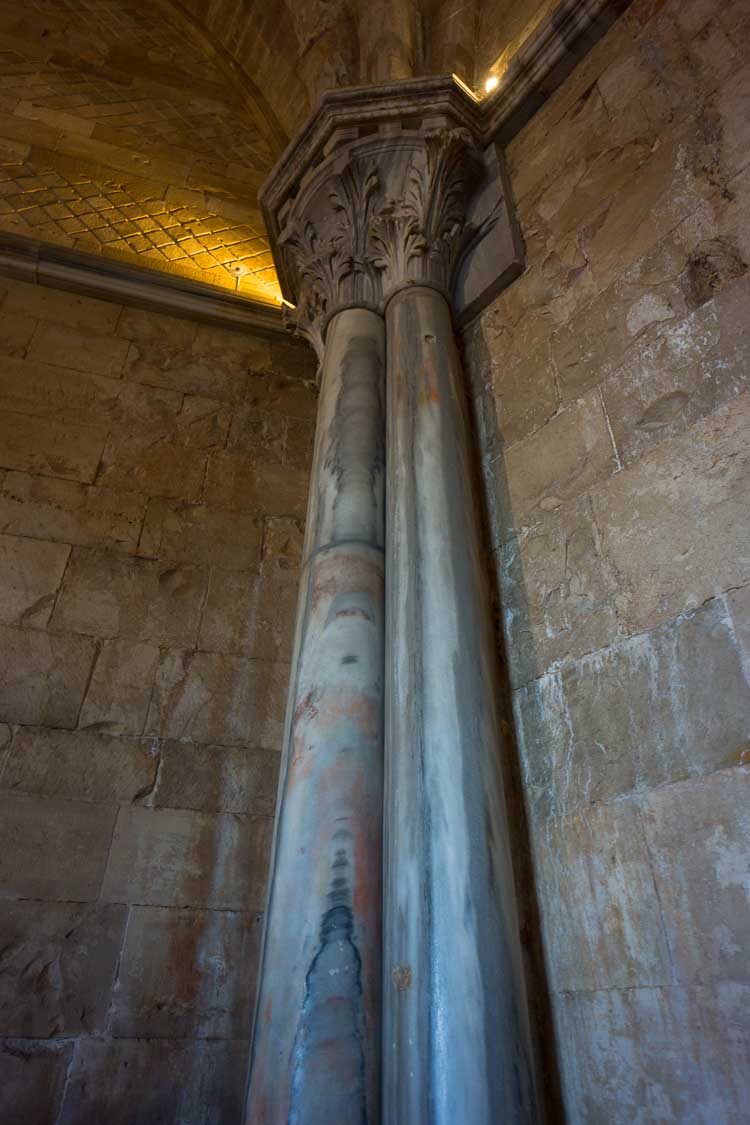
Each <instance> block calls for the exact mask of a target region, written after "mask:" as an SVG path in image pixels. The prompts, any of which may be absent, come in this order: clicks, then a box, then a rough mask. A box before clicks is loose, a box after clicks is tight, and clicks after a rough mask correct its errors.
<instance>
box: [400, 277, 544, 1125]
mask: <svg viewBox="0 0 750 1125" xmlns="http://www.w3.org/2000/svg"><path fill="white" fill-rule="evenodd" d="M386 335H387V401H388V410H387V416H388V422H387V443H386V448H387V547H386V589H387V602H386V605H387V609H386V804H385V818H384V847H385V877H384V886H385V930H384V951H383V959H384V964H385V967H386V974H387V976H386V980H385V982H384V990H385V991H384V1005H383V1009H384V1029H383V1092H384V1120H385V1121H387V1122H389V1125H391V1123H392V1125H397V1123H398V1125H400V1123H401V1122H409V1125H428V1123H430V1125H433V1123H434V1125H455V1123H456V1122H466V1123H467V1125H468V1123H471V1125H498V1123H500V1122H508V1123H510V1122H514V1123H520V1122H527V1123H529V1125H530V1123H532V1122H536V1121H538V1116H537V1109H536V1099H535V1092H534V1083H533V1079H532V1074H533V1066H532V1060H531V1057H530V1031H529V1027H528V1019H527V1013H526V1009H525V1005H524V1004H523V999H522V998H523V996H524V977H523V966H522V963H521V954H520V946H519V940H518V918H517V915H516V908H515V890H514V885H513V871H512V866H511V859H510V848H509V841H508V835H507V823H506V822H507V817H506V811H505V804H504V797H503V785H502V778H501V775H500V754H502V753H503V752H504V750H505V747H504V745H503V738H502V733H501V726H500V721H499V716H498V709H497V701H496V688H497V684H496V680H497V675H498V671H497V659H496V653H495V647H494V636H493V630H492V614H491V610H490V604H489V597H488V593H487V587H486V580H485V569H484V568H485V561H484V560H483V558H482V552H481V545H480V536H479V532H478V527H479V524H478V511H477V504H476V500H475V496H474V487H473V486H474V471H473V460H472V456H471V444H470V430H469V425H468V421H467V411H466V401H465V400H466V392H465V388H464V378H463V374H462V371H461V365H460V361H459V357H458V353H457V351H456V346H455V343H454V339H453V327H452V323H451V313H450V308H449V306H448V302H447V301H446V299H445V297H444V296H443V295H442V294H441V293H439V292H438V291H437V290H436V289H431V288H426V287H424V286H416V287H413V288H408V289H401V290H400V291H399V292H397V293H396V295H395V296H394V297H393V298H392V299H391V300H390V302H389V304H388V307H387V313H386Z"/></svg>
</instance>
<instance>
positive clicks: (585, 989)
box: [465, 0, 750, 1125]
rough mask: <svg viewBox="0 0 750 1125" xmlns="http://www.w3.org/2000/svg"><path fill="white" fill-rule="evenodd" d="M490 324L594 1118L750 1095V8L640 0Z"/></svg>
mask: <svg viewBox="0 0 750 1125" xmlns="http://www.w3.org/2000/svg"><path fill="white" fill-rule="evenodd" d="M509 161H510V170H511V175H512V180H513V184H514V189H515V193H516V197H517V202H518V208H519V213H520V219H521V222H522V225H523V231H524V235H525V240H526V246H527V251H528V269H527V271H526V272H525V274H524V275H523V276H522V277H521V278H520V279H519V280H518V281H517V282H516V283H515V284H514V285H513V286H512V287H511V288H510V289H508V290H507V291H506V292H505V293H504V294H503V295H502V296H501V297H500V299H498V300H497V301H496V302H495V304H494V305H493V306H492V307H491V308H490V309H489V310H488V311H487V312H486V313H485V314H484V315H483V316H482V317H481V318H480V319H479V320H478V322H476V323H475V324H474V325H473V326H472V327H471V328H470V329H469V330H468V331H467V333H466V337H465V345H466V352H467V357H468V361H469V366H470V370H471V374H472V379H473V383H474V390H475V400H476V404H477V419H478V429H479V434H480V442H481V447H482V454H483V466H484V475H485V479H486V484H487V499H488V504H489V506H490V509H491V520H490V522H491V526H492V538H493V543H492V546H493V552H494V560H495V563H496V575H497V585H498V589H499V595H500V599H501V604H502V615H503V621H504V635H505V646H506V650H507V657H508V665H509V669H510V677H511V680H512V686H513V699H514V708H515V717H516V727H517V734H518V741H519V750H520V757H521V768H522V772H523V777H524V783H525V790H526V798H527V809H528V813H529V819H530V823H531V832H532V843H533V852H534V860H535V866H536V879H537V889H538V894H539V901H540V906H541V914H542V923H543V937H544V944H545V951H546V964H547V971H548V975H549V981H550V986H551V989H552V994H553V995H552V1000H553V1008H554V1018H555V1023H556V1029H557V1036H558V1046H559V1055H560V1060H561V1069H562V1082H563V1087H564V1097H565V1102H566V1107H567V1112H568V1115H569V1119H570V1120H571V1121H572V1122H618V1123H623V1125H625V1123H629V1122H632V1121H649V1122H651V1121H680V1122H688V1121H689V1122H706V1123H710V1122H711V1123H712V1122H718V1121H721V1122H739V1121H744V1120H747V1107H748V1104H750V1077H749V1076H750V960H748V957H747V950H748V945H749V943H750V895H749V893H748V890H749V888H750V817H749V816H748V807H749V806H748V798H749V797H750V792H749V790H750V774H749V773H748V769H747V764H748V762H750V526H749V521H748V513H749V512H750V473H749V472H748V467H749V462H750V377H749V373H750V274H749V273H748V263H750V9H749V8H748V5H747V3H746V2H744V0H728V2H727V3H724V4H721V5H717V4H715V3H713V0H688V2H685V0H667V2H659V0H635V3H634V4H633V5H632V6H631V8H630V9H629V10H628V12H627V13H626V14H625V15H624V16H623V17H622V18H621V19H620V20H619V21H618V23H617V24H616V25H615V26H614V27H613V28H612V29H611V30H610V32H609V33H608V35H607V36H606V37H605V38H604V39H603V40H602V41H601V42H600V43H599V45H598V46H597V47H596V48H595V49H594V50H593V52H592V53H591V54H590V55H589V56H588V57H587V58H586V59H585V60H584V62H583V63H582V64H581V65H580V66H579V67H578V69H577V70H576V71H575V72H574V73H573V75H572V76H571V77H570V78H569V79H568V80H567V82H566V83H565V84H564V85H563V86H562V87H561V89H560V90H559V91H558V92H557V94H556V95H555V96H554V97H553V98H552V99H551V101H549V102H548V103H547V105H546V106H545V107H544V108H543V109H542V110H541V111H540V112H539V113H538V114H537V116H536V117H535V118H533V120H532V121H531V122H530V123H529V125H528V126H527V127H526V128H525V130H524V131H523V132H522V133H521V134H520V135H519V136H518V137H517V138H516V140H515V141H514V142H513V144H512V145H511V147H510V151H509Z"/></svg>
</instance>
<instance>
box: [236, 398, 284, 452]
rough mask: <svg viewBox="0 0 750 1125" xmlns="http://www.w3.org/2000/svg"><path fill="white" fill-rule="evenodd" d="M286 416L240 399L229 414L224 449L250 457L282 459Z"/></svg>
mask: <svg viewBox="0 0 750 1125" xmlns="http://www.w3.org/2000/svg"><path fill="white" fill-rule="evenodd" d="M287 425H288V419H286V418H285V417H284V416H283V415H282V414H277V413H275V412H274V413H268V412H267V411H264V410H262V409H261V408H260V407H258V406H251V405H249V404H247V403H243V404H242V405H241V406H238V407H237V408H236V410H235V411H234V412H233V414H232V425H231V429H230V431H229V437H228V439H227V449H229V450H231V451H232V452H233V453H241V454H243V455H244V456H246V457H248V458H252V459H253V460H254V461H260V462H265V463H266V464H273V463H276V464H281V462H282V461H283V460H284V450H285V446H286V437H287Z"/></svg>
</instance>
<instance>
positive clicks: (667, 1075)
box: [555, 984, 750, 1125]
mask: <svg viewBox="0 0 750 1125" xmlns="http://www.w3.org/2000/svg"><path fill="white" fill-rule="evenodd" d="M555 1010H556V1023H557V1034H558V1041H559V1042H561V1043H564V1044H565V1045H566V1046H565V1050H564V1052H563V1067H562V1069H563V1084H564V1088H565V1097H566V1106H567V1110H568V1113H569V1114H570V1115H571V1117H572V1118H573V1120H574V1121H586V1122H591V1123H592V1125H600V1123H601V1125H605V1122H608V1121H637V1120H639V1119H641V1120H643V1121H660V1120H661V1121H685V1122H687V1121H690V1122H695V1123H696V1125H713V1123H714V1122H717V1121H726V1122H733V1123H736V1125H740V1122H741V1121H742V1117H743V1115H744V1108H743V1107H744V1106H746V1105H747V1101H748V1096H749V1095H750V1083H749V1081H748V1067H747V1059H748V1054H749V1053H750V1036H749V1035H748V1027H750V1019H749V1017H750V989H748V988H747V987H746V986H742V985H737V984H726V985H721V986H719V987H718V988H689V989H687V988H672V987H669V988H631V989H628V990H627V991H617V990H606V991H601V992H570V993H567V994H563V995H559V996H556V997H555ZM728 1029H731V1031H730V1033H729V1035H727V1031H728Z"/></svg>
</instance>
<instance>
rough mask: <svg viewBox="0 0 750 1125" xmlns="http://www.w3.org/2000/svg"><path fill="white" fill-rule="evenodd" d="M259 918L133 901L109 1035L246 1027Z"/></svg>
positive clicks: (181, 1034)
mask: <svg viewBox="0 0 750 1125" xmlns="http://www.w3.org/2000/svg"><path fill="white" fill-rule="evenodd" d="M261 920H262V915H258V914H240V913H235V912H234V911H229V910H219V911H210V910H174V909H167V910H165V909H163V908H161V907H159V908H156V907H149V906H135V907H133V908H132V910H131V912H130V918H129V921H128V932H127V938H126V941H125V945H124V947H123V951H122V962H121V964H120V971H119V975H118V983H117V992H116V994H115V997H114V1005H113V1010H112V1034H113V1035H114V1036H115V1037H116V1038H130V1037H133V1038H141V1037H143V1038H151V1037H157V1038H160V1039H169V1038H176V1039H184V1038H187V1039H224V1040H226V1039H233V1038H237V1037H239V1036H243V1035H247V1034H248V1033H249V1029H250V1027H251V1026H252V1019H253V1006H254V1003H255V978H256V974H257V965H258V957H259V953H260V936H261V928H262V927H261Z"/></svg>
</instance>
